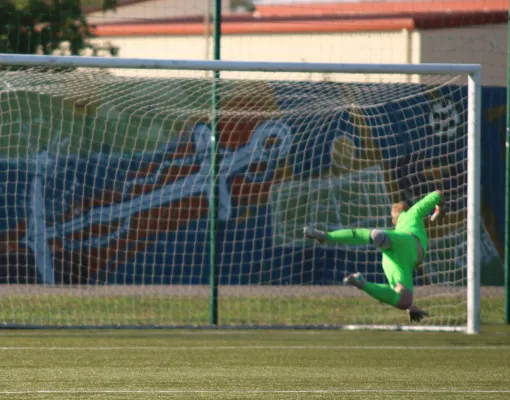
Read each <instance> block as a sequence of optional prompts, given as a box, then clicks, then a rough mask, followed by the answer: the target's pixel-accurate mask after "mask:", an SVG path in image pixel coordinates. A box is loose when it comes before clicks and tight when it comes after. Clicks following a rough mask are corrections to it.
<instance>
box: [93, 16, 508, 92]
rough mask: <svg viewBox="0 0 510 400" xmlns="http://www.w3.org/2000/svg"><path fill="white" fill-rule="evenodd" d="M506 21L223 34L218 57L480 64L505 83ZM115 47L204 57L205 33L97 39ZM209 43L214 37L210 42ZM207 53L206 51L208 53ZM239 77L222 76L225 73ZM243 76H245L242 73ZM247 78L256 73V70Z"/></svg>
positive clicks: (489, 80) (491, 81) (488, 79)
mask: <svg viewBox="0 0 510 400" xmlns="http://www.w3.org/2000/svg"><path fill="white" fill-rule="evenodd" d="M507 32H508V31H507V27H506V24H494V25H485V26H478V27H472V28H452V29H440V30H423V31H412V32H409V31H405V30H403V31H394V32H356V33H353V32H346V33H323V34H320V33H313V34H272V35H271V34H258V35H256V34H250V35H225V36H223V38H222V48H221V53H222V59H224V60H244V61H297V62H299V61H303V62H335V63H445V62H451V63H481V64H482V66H483V84H484V85H502V86H505V85H506V79H507ZM97 40H98V41H104V40H109V41H111V42H112V43H113V44H115V45H117V46H119V48H120V56H121V57H134V58H140V57H142V58H173V59H197V60H203V59H205V58H206V40H205V39H204V37H203V36H146V37H125V38H118V37H115V38H99V39H97ZM209 43H210V45H211V44H212V41H209ZM209 54H210V52H209ZM234 75H235V76H240V75H239V74H238V73H237V74H224V75H223V76H225V77H226V76H230V77H231V76H234ZM242 76H243V77H246V75H242ZM251 77H255V76H254V74H252V75H251ZM278 78H285V79H307V80H322V79H329V80H333V79H334V80H343V81H361V82H377V81H380V80H381V79H386V81H388V80H391V81H401V82H417V81H419V77H407V76H402V75H400V76H389V77H385V78H381V76H368V75H361V76H360V75H353V76H346V75H342V76H339V75H334V76H333V75H330V76H326V77H325V76H323V75H318V74H313V75H297V74H296V75H289V74H284V75H279V76H278Z"/></svg>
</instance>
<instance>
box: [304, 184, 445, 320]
mask: <svg viewBox="0 0 510 400" xmlns="http://www.w3.org/2000/svg"><path fill="white" fill-rule="evenodd" d="M442 206H443V195H442V193H441V192H440V191H436V192H433V193H430V194H428V195H427V196H425V197H424V198H423V199H421V200H420V201H419V202H417V203H416V204H415V205H414V206H413V207H411V208H409V206H408V205H407V203H406V202H400V203H396V204H393V206H392V208H391V221H392V223H393V225H394V226H395V228H394V229H393V230H382V229H341V230H338V231H334V232H329V233H325V232H321V231H319V230H317V229H314V228H311V227H306V228H304V234H305V236H306V237H308V238H310V239H315V240H317V241H318V242H320V243H325V242H326V241H329V242H336V243H342V244H347V245H368V244H372V245H374V246H376V247H377V248H378V249H379V250H381V252H382V255H383V256H382V267H383V270H384V274H385V275H386V278H387V279H388V283H389V285H384V284H378V283H372V282H366V281H365V280H364V278H363V276H362V275H361V274H360V273H359V272H358V273H355V274H352V275H349V276H347V277H346V278H345V279H344V283H346V284H351V285H353V286H356V287H357V288H358V289H361V290H363V291H365V292H366V293H367V294H368V295H370V296H372V297H373V298H375V299H377V300H379V301H381V302H383V303H386V304H389V305H392V306H393V307H396V308H398V309H401V310H407V311H408V314H409V318H410V320H411V321H421V320H422V318H423V317H425V316H427V315H428V314H427V313H426V312H425V311H423V310H420V309H419V308H418V307H416V306H415V305H414V304H413V270H414V269H415V268H416V267H417V266H418V265H420V264H421V263H422V262H423V259H424V257H425V254H426V252H427V250H428V237H427V231H426V229H425V224H424V221H423V219H424V218H425V217H426V216H427V215H428V214H429V213H430V212H431V211H432V210H435V212H434V214H433V215H432V218H431V220H432V221H434V220H435V219H436V218H437V217H440V216H442V215H443V212H444V210H443V207H442Z"/></svg>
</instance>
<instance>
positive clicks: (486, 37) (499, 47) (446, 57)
mask: <svg viewBox="0 0 510 400" xmlns="http://www.w3.org/2000/svg"><path fill="white" fill-rule="evenodd" d="M420 37H421V40H420V42H421V62H423V63H435V62H442V63H444V62H451V63H475V64H482V83H483V84H484V85H497V86H506V83H507V82H506V81H507V54H508V27H507V24H494V25H482V26H475V27H471V28H452V29H438V30H425V31H421V32H420Z"/></svg>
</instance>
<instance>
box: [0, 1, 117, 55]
mask: <svg viewBox="0 0 510 400" xmlns="http://www.w3.org/2000/svg"><path fill="white" fill-rule="evenodd" d="M102 4H103V10H107V9H114V8H115V4H116V0H103V3H102ZM92 37H94V33H93V26H91V25H89V24H88V22H87V18H86V15H85V13H84V12H83V7H82V3H81V0H47V1H45V0H27V1H25V2H23V3H14V2H13V1H12V0H0V53H19V54H37V53H41V54H54V53H64V52H67V53H69V54H71V55H80V54H81V53H82V52H83V51H84V50H86V49H90V52H91V54H92V55H97V54H98V52H99V51H100V50H107V51H108V52H109V53H110V54H111V55H116V54H117V51H118V49H117V48H116V47H113V46H111V45H106V46H98V45H97V44H95V43H92V42H91V41H90V38H92Z"/></svg>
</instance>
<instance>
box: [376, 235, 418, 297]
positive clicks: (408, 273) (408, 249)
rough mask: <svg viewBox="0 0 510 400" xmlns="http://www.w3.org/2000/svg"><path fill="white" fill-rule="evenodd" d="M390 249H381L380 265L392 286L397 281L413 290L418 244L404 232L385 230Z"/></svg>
mask: <svg viewBox="0 0 510 400" xmlns="http://www.w3.org/2000/svg"><path fill="white" fill-rule="evenodd" d="M384 232H385V233H386V235H388V237H389V238H390V240H391V249H389V250H381V252H382V255H383V256H382V267H383V270H384V274H385V275H386V278H387V279H388V283H389V284H390V286H391V287H392V288H394V287H395V286H396V284H397V283H400V284H402V285H404V286H405V287H406V288H407V289H409V290H411V291H413V271H414V268H415V267H416V265H417V263H418V246H417V243H416V242H417V240H416V238H415V237H414V236H412V235H410V234H409V233H406V232H396V231H393V230H385V231H384Z"/></svg>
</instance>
